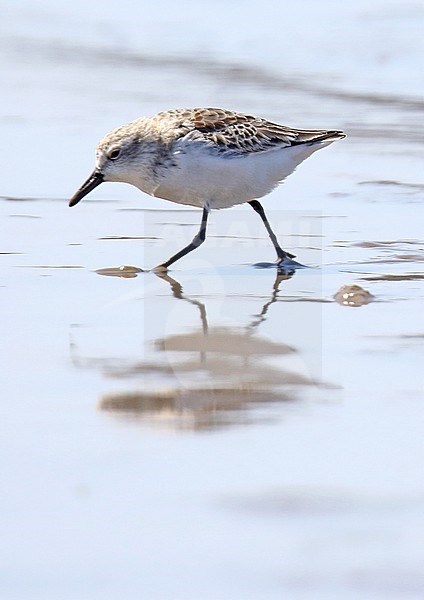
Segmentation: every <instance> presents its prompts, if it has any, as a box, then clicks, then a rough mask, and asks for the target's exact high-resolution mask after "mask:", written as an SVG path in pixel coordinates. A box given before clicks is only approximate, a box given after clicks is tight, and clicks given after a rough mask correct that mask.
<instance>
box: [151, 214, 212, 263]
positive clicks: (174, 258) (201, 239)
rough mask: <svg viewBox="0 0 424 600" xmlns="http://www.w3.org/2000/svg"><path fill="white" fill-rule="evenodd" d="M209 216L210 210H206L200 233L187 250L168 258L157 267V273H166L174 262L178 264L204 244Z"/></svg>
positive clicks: (186, 247) (184, 249)
mask: <svg viewBox="0 0 424 600" xmlns="http://www.w3.org/2000/svg"><path fill="white" fill-rule="evenodd" d="M208 216H209V209H208V208H204V209H203V214H202V222H201V224H200V229H199V233H198V234H197V235H195V236H194V238H193V241H192V242H191V243H190V244H188V246H185V248H183V249H182V250H180V251H179V252H177V253H176V254H174V255H173V256H171V258H168V260H167V261H165V262H164V263H162V264H160V265H158V266H157V267H155V269H154V270H155V271H166V270H167V269H168V267H169V266H170V265H172V264H173V263H174V262H176V261H177V260H179V259H180V258H182V257H183V256H185V255H186V254H188V253H189V252H191V251H192V250H196V248H198V247H199V246H200V245H201V244H203V242H204V241H205V239H206V224H207V222H208Z"/></svg>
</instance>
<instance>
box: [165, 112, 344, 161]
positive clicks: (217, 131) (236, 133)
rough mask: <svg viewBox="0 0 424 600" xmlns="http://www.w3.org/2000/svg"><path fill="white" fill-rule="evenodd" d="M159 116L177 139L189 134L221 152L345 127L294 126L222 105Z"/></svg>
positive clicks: (310, 138)
mask: <svg viewBox="0 0 424 600" xmlns="http://www.w3.org/2000/svg"><path fill="white" fill-rule="evenodd" d="M164 117H166V119H164ZM156 119H158V122H162V123H164V122H167V124H168V125H167V127H169V129H168V131H171V130H172V137H174V139H175V140H177V139H181V138H183V137H185V136H187V137H188V138H190V139H192V140H197V141H199V142H203V143H205V144H206V145H208V146H211V147H215V148H216V150H218V151H220V152H228V153H236V154H238V155H240V154H251V153H252V152H264V151H267V150H272V149H275V148H284V147H287V146H295V145H298V144H313V143H318V142H321V141H324V140H327V139H331V138H334V139H338V138H341V137H344V134H343V133H342V132H341V131H327V130H312V129H311V130H305V129H293V128H291V127H285V126H284V125H279V124H277V123H272V122H271V121H267V120H266V119H261V118H258V117H253V116H251V115H246V114H243V113H236V112H233V111H229V110H224V109H221V108H194V109H176V110H170V111H166V112H162V113H159V114H158V115H156V118H155V120H156Z"/></svg>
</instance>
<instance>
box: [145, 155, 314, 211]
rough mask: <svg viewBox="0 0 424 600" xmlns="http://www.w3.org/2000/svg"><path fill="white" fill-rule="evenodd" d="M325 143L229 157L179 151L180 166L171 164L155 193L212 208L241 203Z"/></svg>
mask: <svg viewBox="0 0 424 600" xmlns="http://www.w3.org/2000/svg"><path fill="white" fill-rule="evenodd" d="M325 145H326V144H325ZM323 146H324V144H314V145H306V144H302V145H298V146H290V147H286V148H278V149H273V150H268V151H266V152H256V153H252V154H250V155H241V156H237V157H230V158H227V157H225V156H223V155H215V154H212V153H210V152H209V151H205V150H200V151H199V149H195V150H192V151H190V150H188V151H187V150H186V151H185V152H181V153H178V152H177V153H176V154H175V159H176V162H177V165H178V166H177V167H171V168H168V170H167V171H166V173H164V174H163V178H161V180H160V184H159V186H158V187H157V188H156V189H155V191H154V193H153V195H154V196H157V197H158V198H164V199H165V200H170V201H171V202H177V203H179V204H189V205H192V206H204V205H205V204H209V206H210V207H211V208H228V207H230V206H234V205H235V204H242V203H243V202H248V201H249V200H253V199H255V198H262V196H265V195H266V194H269V192H271V191H272V190H273V189H274V188H275V187H276V186H277V185H278V184H279V183H280V182H282V181H283V180H284V179H285V178H286V177H287V176H288V175H290V174H291V173H293V171H294V170H295V168H296V167H297V166H298V165H299V164H300V163H301V162H303V161H304V160H305V159H306V158H308V156H310V155H311V154H313V153H314V152H315V151H316V150H319V149H320V148H322V147H323Z"/></svg>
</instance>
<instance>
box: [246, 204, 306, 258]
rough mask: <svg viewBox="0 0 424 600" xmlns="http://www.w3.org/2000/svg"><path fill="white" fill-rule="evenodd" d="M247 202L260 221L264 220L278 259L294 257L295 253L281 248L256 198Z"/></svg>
mask: <svg viewBox="0 0 424 600" xmlns="http://www.w3.org/2000/svg"><path fill="white" fill-rule="evenodd" d="M249 204H250V206H251V207H252V208H253V210H254V211H256V212H257V213H258V215H259V216H260V217H261V219H262V221H263V222H264V225H265V227H266V230H267V232H268V234H269V237H270V238H271V242H272V243H273V244H274V248H275V251H276V252H277V256H278V259H279V260H284V259H285V258H294V257H295V254H290V252H286V251H285V250H283V249H282V248H281V246H280V244H279V243H278V240H277V238H276V236H275V233H274V232H273V231H272V229H271V225H270V224H269V223H268V219H267V218H266V215H265V211H264V209H263V207H262V204H261V203H260V202H258V201H257V200H251V201H250V202H249Z"/></svg>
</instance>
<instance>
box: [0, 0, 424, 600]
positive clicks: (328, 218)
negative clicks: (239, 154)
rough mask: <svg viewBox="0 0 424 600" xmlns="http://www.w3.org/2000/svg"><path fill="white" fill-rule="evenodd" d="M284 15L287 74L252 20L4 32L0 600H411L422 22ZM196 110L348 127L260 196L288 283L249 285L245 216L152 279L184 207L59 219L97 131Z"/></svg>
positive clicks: (419, 586)
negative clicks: (292, 264) (219, 34)
mask: <svg viewBox="0 0 424 600" xmlns="http://www.w3.org/2000/svg"><path fill="white" fill-rule="evenodd" d="M303 4H304V6H303V9H304V10H310V11H312V17H313V19H312V20H315V22H319V23H320V24H321V27H319V28H317V29H316V30H315V29H314V28H313V27H310V26H309V25H304V27H306V30H307V33H308V35H307V36H306V37H305V45H304V47H302V48H300V49H299V48H298V50H297V53H296V52H294V51H293V49H291V46H290V44H289V46H290V49H289V50H287V52H286V54H284V53H283V49H284V47H287V46H284V47H283V45H282V41H281V40H280V37H281V36H275V39H274V38H273V37H272V36H270V38H269V39H270V43H269V45H267V47H264V45H263V44H261V43H260V37H258V36H260V33H261V32H263V31H266V30H267V27H271V28H273V27H274V25H273V24H272V23H273V22H274V19H271V18H270V16H269V15H272V14H274V12H275V11H277V8H276V7H275V6H271V5H270V6H267V7H264V8H267V10H268V12H267V11H265V14H266V15H268V16H266V17H264V20H263V21H260V22H258V23H257V28H256V29H255V31H251V33H250V34H249V35H248V34H247V33H246V30H245V29H240V30H238V31H237V32H236V33H235V34H234V36H233V37H232V38H229V37H228V36H223V37H224V39H223V41H222V44H220V45H217V43H216V37H215V38H214V39H215V41H213V38H212V35H211V36H210V37H208V36H207V35H206V33H210V34H211V33H212V32H213V31H214V27H215V26H216V22H215V21H216V17H215V13H213V17H211V18H210V19H204V20H203V21H202V23H203V24H202V25H201V26H200V25H199V26H198V27H195V23H196V20H197V21H198V20H199V17H200V16H201V15H203V16H204V14H205V12H204V11H207V14H210V11H209V10H207V9H208V7H209V9H210V8H211V7H212V5H209V4H202V3H201V4H200V5H196V7H195V8H194V7H192V10H189V6H188V5H187V7H185V6H184V7H183V9H182V10H183V14H184V19H186V21H187V19H188V20H189V22H190V23H191V24H192V25H191V29H190V28H189V29H188V30H187V29H186V31H187V34H186V35H185V36H184V39H183V38H182V37H181V36H180V35H179V34H178V32H175V30H174V29H173V28H172V23H171V21H172V19H171V18H170V19H169V20H167V19H165V17H163V16H161V15H159V14H158V13H157V11H156V8H154V7H152V8H149V9H148V10H147V9H146V8H145V10H146V11H147V13H146V14H145V15H143V17H144V21H143V22H145V24H144V25H143V29H142V33H143V34H145V35H144V36H142V35H138V33H137V29H136V28H135V26H134V23H132V19H131V18H130V17H129V16H128V15H127V16H123V13H122V12H121V11H120V9H119V7H116V8H112V7H109V8H107V9H106V7H103V8H104V9H105V10H104V12H102V18H99V16H98V12H96V10H95V6H97V3H94V4H93V6H91V5H90V8H89V9H87V10H86V8H87V7H85V5H82V4H81V6H80V5H79V4H78V3H75V5H74V6H73V7H72V9H71V8H65V7H56V4H54V3H49V2H48V3H46V4H45V6H44V7H43V9H41V8H40V7H34V8H33V9H30V4H29V3H28V4H26V3H21V4H19V6H14V7H11V11H10V14H9V15H8V16H7V18H5V20H4V23H3V24H2V25H1V27H2V36H1V42H0V48H1V50H2V54H3V57H4V61H5V63H4V64H5V68H4V69H3V72H2V77H3V88H2V89H3V107H2V111H1V113H0V120H1V123H2V129H3V144H2V145H1V147H0V155H1V159H2V164H3V165H5V169H4V172H3V174H2V184H1V189H0V196H1V200H0V213H1V221H2V237H1V242H0V262H1V265H2V270H1V271H2V276H1V280H0V297H1V306H2V313H3V319H2V330H1V339H2V342H3V343H2V361H1V363H2V368H3V375H2V382H3V394H2V398H3V402H2V406H3V411H2V425H3V428H2V429H3V432H2V436H1V449H2V456H3V461H2V465H3V468H2V473H3V477H2V480H3V482H4V486H5V488H4V489H5V493H4V494H2V498H1V500H0V509H1V510H0V514H1V521H2V540H3V544H2V546H3V551H2V561H1V563H2V567H1V573H2V576H1V577H0V596H1V597H2V598H3V597H4V598H7V599H8V600H9V599H10V600H13V599H15V598H16V599H19V600H20V599H21V598H25V599H28V600H29V599H31V600H33V599H34V600H35V599H38V598H40V599H41V598H43V600H45V599H49V598H52V599H53V598H58V597H60V598H61V599H62V598H63V599H64V600H66V599H72V600H80V599H83V598H88V597H89V598H90V599H96V598H102V600H105V599H107V598H111V599H112V598H117V597H121V598H128V599H132V598H134V599H135V598H140V597H143V598H149V599H152V600H153V599H158V600H163V599H174V598H175V599H180V598H181V599H184V600H190V599H193V600H198V599H202V600H208V599H211V600H217V599H221V598H222V599H227V598H231V599H232V600H234V599H239V598H240V600H241V599H246V598H252V599H253V598H255V599H256V598H264V599H265V598H266V599H267V600H268V599H274V598H275V599H277V598H282V597H287V598H290V599H293V600H309V599H311V600H312V599H313V600H319V599H323V600H324V599H325V600H328V599H330V598H335V599H336V598H337V599H339V598H343V599H350V598H352V599H355V598H361V600H362V599H367V600H368V599H369V600H380V599H381V600H383V599H384V600H386V599H387V598H388V597H398V598H402V600H403V599H415V598H421V597H422V590H423V589H424V577H423V571H422V563H423V559H424V555H423V548H422V542H421V537H422V536H421V528H422V524H423V523H422V521H423V517H422V515H423V502H424V501H423V498H424V481H423V477H422V474H421V473H422V469H421V468H420V465H421V463H422V461H423V459H424V446H423V443H422V439H423V433H424V428H423V423H424V419H423V417H424V414H423V410H424V409H423V402H424V380H423V374H422V373H423V371H422V367H421V365H422V362H423V347H424V346H423V338H424V322H423V318H422V303H423V295H424V279H423V277H424V275H423V257H424V238H423V232H422V223H423V222H424V209H423V202H422V200H423V192H424V187H423V180H422V159H423V147H422V138H423V120H422V111H423V108H424V104H423V102H422V88H420V85H421V83H422V79H421V80H420V76H419V75H417V74H419V73H420V68H419V67H418V65H419V64H420V63H419V61H420V49H421V47H422V39H421V38H422V36H421V34H420V33H419V32H420V29H421V28H420V27H418V25H419V24H420V23H421V25H422V20H423V19H424V13H423V12H422V10H421V9H420V7H419V5H418V4H416V5H414V4H413V3H411V4H408V5H406V4H404V3H401V2H394V3H393V5H391V6H390V7H388V8H387V6H386V4H383V3H382V2H378V1H375V2H371V4H370V3H369V2H368V3H363V2H359V3H358V4H357V5H355V7H347V6H339V7H335V6H333V3H331V2H325V3H323V4H322V6H321V10H322V13H320V14H316V12H315V11H316V10H317V9H316V8H314V6H315V5H314V4H313V3H311V2H305V3H303ZM99 6H100V5H99ZM237 6H239V3H235V5H234V7H235V8H234V10H235V9H236V7H237ZM246 6H247V7H245V13H244V15H245V19H246V20H248V19H251V20H252V23H253V19H254V15H255V14H256V13H255V10H256V9H255V10H254V7H253V6H250V5H246ZM214 7H215V8H216V6H215V5H214ZM121 8H122V7H121ZM239 8H240V9H241V5H240V6H239ZM170 10H171V7H170ZM231 10H233V8H231ZM299 10H300V8H296V7H292V8H291V9H290V12H289V14H287V15H286V18H287V24H291V29H290V28H289V30H288V33H287V35H288V39H289V41H290V40H294V39H299V37H298V36H299V35H300V33H301V31H300V30H299V24H298V17H299V14H298V12H299ZM124 12H125V11H124ZM162 12H163V11H162ZM162 12H161V14H162ZM165 12H166V11H165ZM163 14H165V13H163ZM171 14H173V13H171ZM138 17H139V18H141V15H138ZM190 19H191V20H192V21H191V20H190ZM317 19H318V21H317ZM34 22H36V23H38V26H37V27H36V28H34V27H33V23H34ZM311 22H312V21H311ZM337 23H339V24H340V27H339V25H338V24H337ZM341 25H343V26H344V27H343V28H342V27H341ZM149 27H150V29H149ZM296 27H297V29H296ZM293 28H294V29H293ZM159 31H163V32H165V33H166V35H165V33H164V34H163V37H161V36H160V35H159ZM123 32H125V35H124V33H123ZM344 37H345V38H346V43H345V44H344V43H343V38H344ZM387 39H390V40H391V44H390V45H387ZM123 40H125V42H124V41H123ZM383 42H384V43H383ZM196 49H197V51H196ZM337 50H338V51H337ZM277 56H278V57H279V60H278V61H277V60H276V57H277ZM330 58H331V60H330ZM420 82H421V83H420ZM420 90H421V92H420ZM194 105H217V106H225V107H229V108H236V109H239V110H243V111H245V112H252V113H255V114H259V115H263V116H265V117H268V118H272V119H275V120H278V121H280V122H283V123H287V124H289V125H294V126H299V127H305V128H306V127H327V126H328V127H330V126H331V127H337V128H341V129H345V130H346V131H347V133H348V138H347V139H346V140H344V141H342V142H340V143H337V144H334V145H333V146H332V147H331V148H329V149H326V150H323V151H322V152H320V153H317V154H316V155H315V156H314V157H312V158H311V159H310V160H309V161H308V162H307V163H305V164H303V165H301V167H300V168H299V169H298V171H297V172H296V173H295V174H293V176H291V177H290V178H289V179H288V180H287V182H285V184H284V185H283V186H281V187H280V188H278V189H277V190H275V191H274V192H273V193H272V194H271V195H270V196H268V197H267V198H266V199H265V200H264V206H265V208H266V210H267V213H268V216H269V219H270V221H271V223H272V224H273V226H274V228H275V230H276V232H277V233H278V236H279V238H280V239H281V240H282V242H283V246H284V247H285V248H286V249H287V250H288V251H290V252H293V253H294V254H296V255H297V260H299V261H300V262H301V263H303V264H304V265H305V266H306V267H307V268H305V269H301V270H298V271H296V272H295V273H292V274H285V275H284V274H279V273H278V271H277V270H276V269H275V268H274V267H269V268H257V266H255V265H257V264H258V263H270V262H271V261H272V260H273V259H274V255H273V249H272V246H271V244H270V242H269V240H268V239H267V236H266V233H265V231H264V230H263V228H262V224H261V222H260V220H259V219H258V218H257V215H255V214H254V212H253V211H252V210H251V209H250V207H238V208H234V209H231V210H227V211H216V212H214V213H213V214H212V217H211V219H210V229H209V236H208V239H207V242H206V243H205V244H204V245H203V246H202V247H201V248H199V249H198V250H197V251H196V252H195V253H193V254H192V255H190V256H188V257H186V258H185V259H183V260H181V261H180V262H179V263H177V264H176V265H175V268H174V269H172V271H170V272H169V273H168V275H167V276H164V277H159V276H157V275H155V274H154V273H152V272H150V269H151V268H152V267H153V266H154V265H156V264H158V263H160V262H161V261H162V260H164V259H166V258H167V257H168V256H170V255H171V254H172V253H173V252H175V251H176V250H177V249H178V248H179V247H181V246H182V245H184V244H185V243H187V242H188V241H189V240H190V239H191V238H192V237H193V235H194V233H195V232H196V229H197V227H198V222H199V220H200V214H199V211H197V210H195V209H193V210H187V209H179V208H178V207H175V206H174V205H170V204H168V203H166V202H165V201H160V200H157V199H153V198H149V197H147V196H145V195H143V194H142V193H141V192H138V191H137V190H136V189H134V188H131V187H129V186H124V185H119V184H116V185H106V184H105V185H103V186H101V187H100V188H99V189H98V190H96V191H95V192H93V194H92V196H91V197H89V198H87V199H84V200H83V202H81V204H80V205H78V207H76V208H73V209H69V208H68V206H67V200H68V199H69V197H70V196H71V195H72V193H73V192H74V191H75V189H76V188H77V187H78V185H79V184H80V183H81V181H82V180H83V179H84V177H86V176H87V175H88V173H89V172H90V169H91V168H92V161H93V153H94V146H95V144H96V142H97V140H98V138H100V137H101V136H102V135H103V133H104V132H105V131H107V130H109V129H111V128H113V127H115V126H117V125H119V124H120V123H124V122H125V121H128V120H130V119H132V118H135V117H137V116H139V115H141V114H152V113H154V112H157V111H159V110H161V109H164V108H169V107H172V106H194ZM28 146H29V148H30V149H29V150H27V148H28ZM23 156H24V159H23V158H22V157H23Z"/></svg>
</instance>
